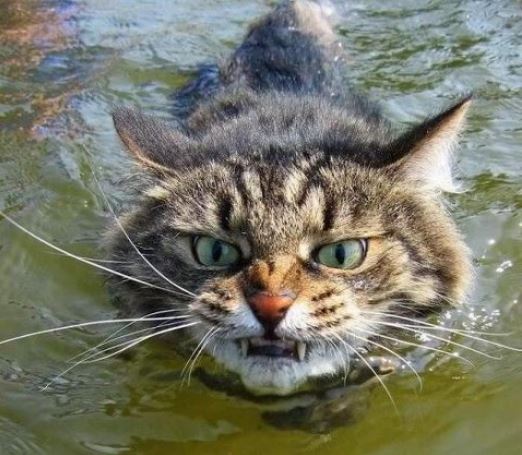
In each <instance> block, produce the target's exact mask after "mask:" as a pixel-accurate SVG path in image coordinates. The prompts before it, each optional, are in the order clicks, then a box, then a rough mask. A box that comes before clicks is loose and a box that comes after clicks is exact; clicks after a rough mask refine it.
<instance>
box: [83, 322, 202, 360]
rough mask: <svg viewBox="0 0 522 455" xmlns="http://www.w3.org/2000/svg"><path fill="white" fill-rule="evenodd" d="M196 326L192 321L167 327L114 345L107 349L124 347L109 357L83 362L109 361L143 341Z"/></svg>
mask: <svg viewBox="0 0 522 455" xmlns="http://www.w3.org/2000/svg"><path fill="white" fill-rule="evenodd" d="M197 324H199V322H197V321H193V322H189V323H187V324H182V325H176V326H174V327H169V328H166V329H163V330H159V331H157V332H154V333H151V334H150V335H144V336H142V337H139V338H137V339H136V340H130V341H126V342H124V343H121V344H120V345H116V346H113V347H111V348H109V349H115V348H118V347H120V346H124V347H123V348H122V349H119V350H118V351H116V352H113V353H111V354H109V355H106V356H103V357H99V358H95V359H93V360H88V361H85V362H84V363H95V362H101V361H102V360H107V359H110V358H111V357H114V356H116V355H118V354H121V353H123V352H125V351H128V350H129V349H131V348H133V347H134V346H137V345H138V344H141V343H143V342H144V341H147V340H149V339H151V338H154V337H157V336H160V335H164V334H166V333H170V332H174V331H175V330H181V329H186V328H188V327H193V326H195V325H197Z"/></svg>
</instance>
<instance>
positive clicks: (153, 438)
mask: <svg viewBox="0 0 522 455" xmlns="http://www.w3.org/2000/svg"><path fill="white" fill-rule="evenodd" d="M337 3H338V6H339V16H340V17H339V24H338V31H339V34H340V36H341V39H342V42H343V44H344V46H345V48H346V50H347V52H348V55H349V58H350V62H351V66H350V72H351V78H352V81H353V83H354V85H355V86H356V87H358V88H360V89H361V90H364V91H367V92H369V93H371V94H372V96H373V97H374V98H375V99H377V100H379V101H381V102H382V104H383V106H384V108H385V109H386V111H387V112H388V113H389V114H390V116H391V117H393V118H394V119H396V121H397V122H398V124H407V123H409V122H413V121H415V120H418V119H420V118H421V117H422V116H424V115H426V114H427V113H431V112H434V111H436V110H437V109H438V108H440V107H441V106H442V105H444V104H445V103H447V102H449V101H451V100H452V99H454V98H455V97H456V96H457V95H459V94H462V93H467V92H470V91H473V92H474V93H475V94H476V101H475V103H474V107H473V109H472V111H471V115H470V120H469V123H468V127H467V130H466V132H465V134H464V136H463V138H462V146H461V148H460V151H459V155H458V157H459V160H458V161H459V168H460V172H461V183H462V186H463V187H464V188H467V189H468V191H467V192H465V193H463V194H461V195H458V196H456V197H454V198H452V200H451V203H452V205H451V207H452V210H453V211H454V213H455V216H456V218H457V220H458V223H459V225H460V226H461V228H462V230H463V231H464V233H465V236H466V239H467V241H468V243H469V245H470V246H471V248H472V250H473V255H474V258H475V263H476V266H477V278H476V286H475V289H474V291H473V296H472V298H471V302H470V305H468V306H467V307H465V308H463V309H462V310H461V311H458V312H453V313H451V314H448V315H447V317H449V318H452V319H457V320H458V321H459V322H458V324H459V325H460V326H464V327H469V328H477V329H481V330H490V331H494V332H510V331H513V332H514V333H513V335H511V336H510V337H509V338H507V339H505V338H503V339H502V341H506V342H509V343H511V344H513V345H517V344H518V345H519V346H520V345H522V336H521V334H520V330H519V328H520V327H521V326H522V306H521V303H520V301H521V285H520V283H521V281H522V280H521V277H522V273H521V272H522V244H521V239H522V211H521V208H522V179H521V177H520V176H521V175H522V159H521V158H520V157H521V155H520V152H521V151H520V144H521V143H522V126H521V125H522V102H521V101H522V100H521V96H520V94H521V85H522V59H521V55H520V50H521V49H522V40H521V36H522V20H521V17H520V16H521V14H520V2H518V1H517V0H499V1H495V2H491V1H481V0H462V1H458V2H446V1H442V0H439V1H425V0H423V1H413V0H398V1H393V2H392V1H386V2H383V1H377V0H361V1H358V2H341V1H338V2H337ZM268 8H269V5H268V3H267V2H263V1H252V0H249V1H239V0H213V1H203V0H197V1H194V0H191V1H190V2H189V1H186V0H185V1H169V2H166V1H163V0H147V1H139V2H138V1H132V2H131V1H123V0H119V1H110V2H109V1H101V0H79V1H67V0H0V207H2V208H3V209H4V210H7V211H8V212H9V213H10V214H11V216H13V217H15V218H16V219H17V220H18V221H19V222H21V223H22V224H23V225H25V226H27V227H29V228H30V229H31V230H33V231H34V232H36V233H38V234H40V235H42V236H44V237H45V238H46V239H48V240H50V241H52V242H54V243H57V244H59V245H60V246H61V247H63V248H65V249H67V250H69V251H73V252H75V253H77V254H82V255H84V256H89V257H101V255H102V252H101V251H100V249H99V247H98V242H99V240H100V237H101V235H102V233H103V231H104V226H106V224H107V222H108V221H109V218H110V216H109V215H108V214H107V211H106V210H105V209H104V205H103V198H102V197H101V195H100V191H99V188H97V186H96V183H95V182H94V181H93V178H92V174H91V171H90V166H91V163H92V164H93V165H94V167H95V169H96V172H97V174H98V176H99V178H100V180H101V182H102V185H103V188H104V190H105V191H106V192H107V193H108V194H109V195H110V198H111V201H112V202H113V203H115V204H120V203H122V202H124V201H125V199H126V198H127V195H126V193H127V192H126V188H128V186H129V185H128V182H129V181H132V167H131V164H130V162H129V159H128V158H127V157H126V156H125V154H124V153H123V151H122V150H121V146H120V145H119V143H118V141H117V138H116V135H115V133H114V131H113V128H112V124H111V120H110V112H111V109H112V108H113V107H114V106H115V105H118V104H128V105H131V104H135V105H139V106H141V107H142V108H143V109H145V110H146V111H149V112H154V113H157V114H160V115H168V111H169V101H168V98H169V95H170V94H171V93H172V91H173V90H174V89H175V88H176V87H179V86H181V85H182V84H183V83H184V82H185V81H186V80H187V79H188V78H189V77H190V76H191V75H192V74H193V71H194V67H195V66H196V65H197V64H199V63H202V62H208V61H212V60H214V59H215V58H216V57H219V56H224V55H226V54H227V53H228V52H230V50H231V49H232V48H233V47H234V45H235V44H237V43H238V42H239V40H240V39H241V37H242V35H243V33H244V30H245V26H246V25H247V24H248V23H249V22H250V21H251V20H252V19H253V18H255V17H256V16H258V15H260V14H262V13H263V12H265V11H267V10H268ZM129 178H130V180H129ZM0 309H1V314H2V316H1V318H0V338H7V337H10V336H15V335H18V334H21V333H25V332H29V331H33V330H41V329H45V328H49V327H55V326H59V325H64V324H66V323H68V322H70V321H78V322H82V321H89V320H95V319H103V318H106V317H111V316H113V315H114V309H113V307H112V306H111V303H110V300H109V298H108V295H107V293H106V290H105V288H104V282H103V279H102V278H101V277H100V275H99V274H98V273H97V272H96V271H95V270H93V269H91V268H89V267H87V266H84V265H81V264H79V263H76V262H74V261H72V260H70V259H68V258H66V257H63V256H61V255H57V254H55V253H53V252H51V251H50V250H49V249H47V248H45V247H43V246H41V245H39V244H37V243H35V242H34V241H32V240H31V239H29V238H28V237H27V236H26V235H24V234H22V233H20V232H19V231H17V230H16V229H13V228H12V227H10V226H9V225H7V224H6V223H5V221H0ZM109 333H110V329H109V328H105V329H99V330H94V328H89V329H84V330H81V331H75V332H69V333H63V334H61V335H51V336H43V337H37V338H33V339H27V340H24V341H21V342H18V343H14V344H10V345H5V346H1V347H0V453H2V454H40V453H42V454H57V455H60V454H118V453H134V454H171V453H175V454H178V453H179V454H181V453H191V454H194V453H195V454H198V453H200V454H207V453H227V454H250V453H253V454H254V453H273V454H275V453H284V454H288V453H314V452H315V451H317V450H318V449H320V450H321V451H322V452H321V453H325V454H353V455H356V454H365V455H370V454H371V455H387V454H397V453H401V454H403V453H404V454H409V453H412V454H413V453H419V452H421V453H430V454H448V453H459V454H461V455H465V454H470V455H471V454H473V455H476V454H482V453H483V454H492V453H494V454H502V455H505V454H508V455H509V454H518V453H520V447H522V423H521V422H522V411H521V409H522V395H521V393H520V384H521V379H522V354H517V353H514V352H509V351H506V352H501V353H500V354H502V359H501V360H496V361H495V360H490V359H486V358H482V357H480V356H478V355H474V354H472V353H466V352H465V351H464V350H462V349H461V350H460V352H461V353H462V355H465V356H467V357H468V358H469V359H470V360H472V361H473V363H474V364H475V367H474V368H469V367H467V366H466V365H463V364H462V363H461V362H459V361H458V360H446V361H444V360H443V359H442V358H433V357H429V359H427V360H426V361H427V365H425V367H424V371H423V373H422V377H423V380H424V389H423V391H422V392H418V391H417V388H416V382H415V378H414V377H413V375H411V374H406V372H405V374H401V375H397V376H395V377H393V378H391V379H390V380H389V381H388V386H389V388H390V391H391V393H392V394H393V396H394V398H395V401H396V403H397V407H398V409H399V413H400V416H397V415H396V414H395V413H394V410H393V407H392V406H391V404H390V402H389V400H388V399H387V397H386V395H385V393H384V392H383V391H382V389H380V388H378V387H375V388H373V389H372V390H371V391H370V392H369V397H368V400H367V403H366V405H365V410H364V412H363V413H362V415H361V417H360V418H358V419H356V420H355V421H352V422H347V423H346V425H342V426H341V427H340V428H337V429H334V430H332V431H329V432H324V433H321V434H317V433H311V432H307V431H301V430H284V429H282V428H278V427H277V425H276V426H274V425H269V424H268V423H267V422H266V420H264V419H263V417H262V411H261V410H260V408H259V406H258V405H257V404H255V403H252V402H250V401H247V400H240V399H237V398H233V397H229V396H227V395H226V394H223V393H220V392H217V391H213V390H210V389H209V388H207V387H206V386H204V385H203V384H201V383H200V382H199V381H197V380H193V381H192V382H191V384H190V385H189V386H183V387H180V381H179V372H180V370H181V368H182V367H183V363H184V362H183V360H182V359H180V358H178V357H176V356H175V354H174V353H173V352H172V351H171V350H170V349H168V347H167V346H165V345H162V344H160V343H148V344H146V345H144V346H143V347H142V348H140V349H136V350H134V351H133V353H132V355H131V356H129V357H128V358H126V359H122V358H117V359H110V360H107V361H104V362H101V363H95V364H92V365H89V366H82V367H80V368H77V369H75V370H73V371H71V372H70V373H69V374H67V375H65V376H64V377H63V378H60V380H58V381H55V382H54V383H53V384H52V385H51V386H50V387H48V388H47V389H46V390H45V391H42V390H41V388H42V386H44V385H46V384H47V383H48V382H49V381H50V380H51V379H52V378H53V376H55V375H56V374H58V373H60V372H61V371H62V370H63V369H65V368H67V367H68V366H69V365H70V364H69V363H67V361H68V359H70V358H71V357H73V356H74V355H76V354H78V353H80V352H81V351H82V350H85V349H88V348H89V347H92V346H94V345H95V344H96V343H99V342H100V341H101V340H102V339H103V338H104V336H106V335H108V334H109ZM459 341H460V342H461V343H463V344H466V345H468V346H471V347H474V348H476V349H487V348H486V347H485V346H484V345H481V344H480V343H476V342H471V341H466V340H459ZM487 351H488V352H490V353H492V354H498V351H497V350H494V349H487ZM416 356H417V357H421V356H422V353H421V352H419V353H416Z"/></svg>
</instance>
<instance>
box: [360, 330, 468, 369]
mask: <svg viewBox="0 0 522 455" xmlns="http://www.w3.org/2000/svg"><path fill="white" fill-rule="evenodd" d="M357 330H359V331H361V332H365V333H367V334H368V335H370V336H376V337H379V338H383V339H385V340H390V341H395V342H397V343H401V344H404V345H406V346H412V347H415V348H421V349H425V350H426V351H432V352H437V353H439V354H442V355H446V356H449V357H452V358H455V359H458V360H462V361H464V362H466V363H467V364H468V365H470V366H471V367H472V368H475V364H474V363H473V362H472V361H471V360H469V359H467V358H465V357H463V356H462V355H460V354H459V353H456V352H448V351H444V350H443V349H439V348H434V347H433V346H426V345H424V344H418V343H414V342H412V341H407V340H403V339H401V338H395V337H392V336H388V335H384V334H381V333H377V332H373V331H371V330H367V329H362V328H360V327H358V328H357Z"/></svg>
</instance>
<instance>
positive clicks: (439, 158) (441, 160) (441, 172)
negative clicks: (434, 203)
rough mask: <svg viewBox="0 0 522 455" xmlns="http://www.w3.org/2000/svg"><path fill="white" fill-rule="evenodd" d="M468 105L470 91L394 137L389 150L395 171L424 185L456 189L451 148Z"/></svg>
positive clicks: (436, 189) (446, 189) (460, 127)
mask: <svg viewBox="0 0 522 455" xmlns="http://www.w3.org/2000/svg"><path fill="white" fill-rule="evenodd" d="M470 105H471V95H470V96H467V97H465V98H463V99H461V100H460V101H459V102H458V103H456V104H454V105H453V106H451V107H450V108H449V109H447V110H445V111H444V112H442V113H440V114H438V115H436V116H434V117H431V118H429V119H428V120H426V121H424V122H423V123H421V124H420V125H417V126H415V127H413V128H412V129H411V130H409V131H408V132H406V133H405V134H403V135H402V136H401V137H399V138H398V139H397V140H396V141H394V142H393V143H392V145H391V148H390V153H391V154H392V155H394V156H396V157H397V158H398V159H397V161H395V163H394V164H393V166H394V168H398V170H397V172H400V173H401V174H402V177H403V178H405V179H408V180H413V181H417V182H419V183H420V184H421V185H422V186H423V187H425V188H428V189H431V190H435V191H445V192H455V191H456V189H455V185H454V183H453V178H452V162H453V160H452V152H453V150H454V148H455V146H456V145H457V140H458V136H459V133H460V132H461V131H462V129H463V127H464V123H465V118H466V113H467V111H468V109H469V107H470Z"/></svg>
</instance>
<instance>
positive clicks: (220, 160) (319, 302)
mask: <svg viewBox="0 0 522 455" xmlns="http://www.w3.org/2000/svg"><path fill="white" fill-rule="evenodd" d="M327 13H328V14H330V11H329V10H327V9H326V8H325V7H324V6H320V5H318V4H316V3H312V2H304V1H298V2H288V3H284V4H282V5H281V6H279V7H277V8H276V9H275V10H274V11H273V12H272V13H270V14H269V15H267V16H266V17H265V18H263V19H261V20H260V21H258V22H257V23H256V24H254V25H253V26H252V27H251V29H250V31H249V32H248V33H247V36H246V38H245V40H244V41H243V43H242V44H241V45H240V46H239V47H238V49H237V50H236V51H235V52H234V53H233V55H232V56H231V57H230V58H229V59H228V60H227V61H226V62H224V63H222V64H221V65H220V66H206V67H204V68H202V69H201V71H200V73H199V76H198V77H197V78H196V79H195V80H194V81H193V82H191V83H190V84H189V85H188V86H187V87H186V88H185V89H183V90H181V91H180V92H179V93H178V94H177V96H176V98H175V102H174V112H175V113H176V122H175V123H167V122H165V121H162V120H159V119H155V118H152V117H148V116H146V115H143V114H142V113H140V112H139V111H136V110H132V109H120V110H118V111H116V113H115V125H116V129H117V131H118V133H119V135H120V137H121V139H122V141H123V143H124V144H125V145H126V147H127V148H128V150H129V151H130V153H131V154H132V155H133V156H134V158H135V159H136V161H137V162H138V163H139V164H140V165H141V166H142V168H143V169H144V170H145V171H146V172H147V173H148V175H149V176H151V177H152V181H153V184H152V185H149V187H148V188H146V189H145V190H144V194H143V198H142V199H141V201H139V203H138V204H137V206H136V209H135V210H134V211H132V212H130V213H129V214H127V215H126V216H125V217H124V218H123V222H124V226H125V229H126V230H127V232H128V233H129V235H130V237H131V238H132V239H133V240H134V242H135V243H136V245H137V246H138V248H139V249H140V250H141V251H142V252H143V253H144V254H145V255H146V256H147V258H148V259H149V260H150V261H151V262H152V263H153V264H154V265H155V266H156V267H157V268H158V269H160V270H161V271H162V272H163V273H165V274H167V275H168V276H169V278H170V279H172V280H173V281H174V282H176V283H178V284H180V285H182V286H183V287H185V288H187V289H188V290H190V291H191V292H193V293H195V294H196V295H197V298H195V299H194V298H190V297H187V296H183V295H182V294H181V293H180V297H179V298H173V297H172V296H171V295H167V294H163V293H161V291H157V290H154V289H147V288H143V287H140V286H139V285H136V284H133V283H131V282H121V281H120V282H114V283H113V288H114V290H115V293H116V295H117V296H118V300H119V301H120V304H121V305H122V306H123V307H124V308H125V311H126V312H130V313H134V314H144V313H149V312H151V311H155V310H158V309H162V308H169V307H172V306H176V307H179V308H181V309H185V310H186V311H187V312H188V313H189V314H191V315H192V316H193V318H194V319H195V320H198V321H200V322H201V324H199V325H198V326H197V327H198V330H192V332H191V334H190V336H192V337H193V338H194V339H195V340H196V341H199V340H200V339H201V338H202V337H203V336H204V334H205V333H206V332H207V330H208V329H210V328H216V329H217V328H219V332H217V331H216V335H215V336H214V338H213V340H212V341H211V342H209V345H208V348H207V351H208V352H209V353H210V354H211V355H213V356H214V357H215V358H216V360H217V361H218V362H220V363H222V364H224V365H225V367H227V368H228V369H230V370H231V371H233V372H235V373H237V374H238V375H239V376H240V377H241V379H242V381H243V383H244V384H245V386H246V387H247V388H248V389H249V390H251V391H253V392H255V393H263V394H264V393H273V394H279V395H283V394H289V393H292V392H295V391H296V390H301V389H302V388H306V387H307V384H308V383H310V382H311V380H312V379H314V378H317V377H324V376H335V375H337V374H339V373H340V372H342V371H343V369H345V368H347V365H348V366H349V363H350V361H351V359H352V358H353V357H354V353H353V352H350V351H349V350H347V349H346V344H343V340H344V341H345V342H346V343H348V344H349V346H352V347H354V348H357V349H358V348H361V347H364V346H365V343H364V342H363V341H361V340H357V339H354V338H353V337H351V333H359V334H360V333H361V332H357V330H359V329H362V330H364V329H365V328H366V329H368V328H370V329H371V330H373V331H375V332H382V330H383V328H382V327H383V326H378V325H372V320H371V318H369V317H368V316H364V315H363V313H362V312H363V311H365V310H371V311H379V312H390V313H393V314H404V315H409V316H414V317H422V316H425V315H427V314H430V313H433V312H438V311H440V310H441V309H443V308H444V307H446V306H447V305H457V304H458V303H459V302H461V301H462V300H463V298H464V297H465V294H466V291H467V288H468V284H469V278H470V262H469V255H468V250H467V248H466V246H465V244H464V243H463V241H462V239H461V236H460V235H459V233H458V231H457V229H456V227H455V225H454V223H453V221H452V220H451V218H450V217H449V215H448V214H447V213H446V210H445V208H444V205H443V203H442V200H441V194H440V193H441V190H446V189H448V188H451V187H452V183H451V182H452V181H451V178H450V177H451V176H450V174H449V164H450V158H451V157H450V149H451V148H452V146H453V144H454V142H455V138H456V135H457V133H458V131H459V130H460V128H461V124H462V120H463V117H464V114H465V110H466V109H467V106H468V104H469V101H468V99H467V98H466V99H464V100H462V101H460V102H459V103H457V104H455V105H454V106H452V107H451V108H450V109H448V110H446V111H444V112H443V113H441V114H440V115H438V116H435V117H432V118H430V119H428V120H426V121H425V122H423V123H421V124H420V125H418V126H416V127H413V128H412V129H410V130H409V131H407V132H405V133H403V134H397V133H395V130H394V129H393V128H392V126H391V125H390V123H389V121H388V120H386V119H385V118H384V117H383V116H382V115H381V113H380V111H379V109H378V107H377V106H375V105H374V104H372V103H371V102H369V101H368V100H367V99H366V98H364V97H362V96H361V95H359V94H356V93H354V92H353V90H351V89H350V88H349V87H348V86H347V84H346V83H345V82H344V81H343V77H342V75H343V74H345V73H346V68H345V67H344V63H343V60H342V58H340V57H341V50H340V47H339V45H338V43H336V41H335V35H334V33H333V31H332V28H331V27H330V26H329V25H328V24H329V22H328V21H329V17H328V14H327ZM439 167H440V169H439ZM439 170H440V172H439ZM194 234H203V235H210V236H213V237H216V238H220V239H223V240H226V241H229V242H231V243H234V244H235V245H237V246H239V247H240V248H241V250H242V251H243V255H244V257H245V260H244V261H243V262H242V263H241V264H239V265H238V266H237V267H234V268H232V269H228V270H226V271H222V270H219V271H217V270H209V269H205V268H203V267H201V266H200V265H198V264H197V263H196V261H195V260H194V258H193V257H192V253H191V249H190V236H192V235H194ZM348 238H367V239H368V240H369V250H368V252H367V257H366V259H365V261H364V262H363V264H362V265H361V266H360V267H359V268H357V269H354V270H339V269H331V268H327V267H324V266H320V265H318V264H316V263H315V262H314V261H312V260H310V254H311V252H312V251H313V250H314V249H315V248H317V247H318V246H319V245H322V244H326V243H330V242H334V241H338V240H342V239H348ZM109 249H110V251H111V259H114V260H120V261H124V263H122V264H121V265H120V266H119V267H120V271H121V272H123V273H125V274H128V275H131V276H136V277H144V278H146V280H147V281H148V282H150V283H154V284H158V285H164V284H165V283H164V281H162V279H161V278H160V277H159V276H158V275H157V274H155V273H154V272H153V271H152V270H151V269H150V267H148V266H147V264H146V263H144V261H142V260H141V259H140V257H139V256H138V255H137V253H136V251H135V250H134V249H133V248H132V247H131V246H130V245H129V242H128V241H127V239H126V238H125V237H124V236H123V235H122V233H121V232H120V231H119V230H117V229H114V230H113V231H112V232H111V233H110V235H109ZM252 287H254V288H259V289H292V290H294V291H295V292H296V293H297V294H298V297H297V299H296V301H295V302H294V304H293V305H292V307H291V308H290V310H289V312H288V313H287V315H286V317H285V318H284V319H283V321H282V322H281V324H280V325H279V326H278V328H277V335H278V336H280V337H286V338H290V339H299V340H304V341H307V342H308V343H309V346H310V347H309V350H308V354H307V358H306V359H305V361H303V362H295V361H293V360H292V361H291V360H283V359H278V360H277V361H276V360H273V359H267V360H260V359H258V358H257V359H256V358H252V359H244V358H242V357H241V355H240V353H239V348H238V347H237V345H236V342H235V340H237V339H238V338H241V337H253V336H262V335H263V329H262V327H261V326H260V324H259V322H258V321H257V320H256V318H255V316H254V315H253V313H252V311H251V310H250V308H249V307H248V305H247V304H246V302H245V297H244V295H245V292H246V289H249V288H252ZM375 318H376V319H379V318H377V316H375ZM380 319H382V318H380ZM339 340H341V341H339Z"/></svg>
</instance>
